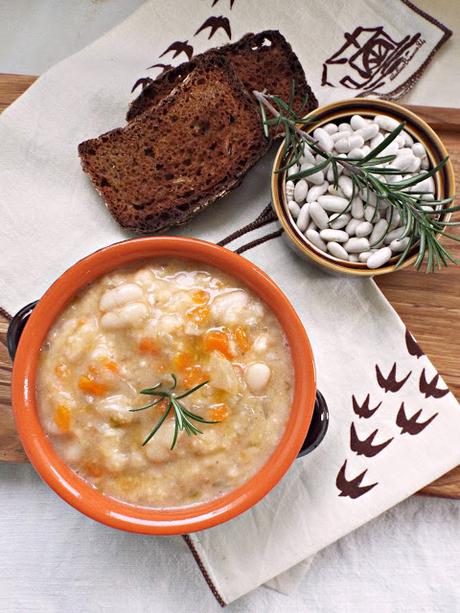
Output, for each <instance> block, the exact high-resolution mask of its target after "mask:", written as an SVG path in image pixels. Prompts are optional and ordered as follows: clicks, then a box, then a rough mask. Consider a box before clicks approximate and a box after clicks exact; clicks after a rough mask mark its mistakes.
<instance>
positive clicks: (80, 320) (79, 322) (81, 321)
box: [78, 318, 86, 326]
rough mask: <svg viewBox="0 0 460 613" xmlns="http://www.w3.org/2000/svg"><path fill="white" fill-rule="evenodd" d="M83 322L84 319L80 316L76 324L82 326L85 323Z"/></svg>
mask: <svg viewBox="0 0 460 613" xmlns="http://www.w3.org/2000/svg"><path fill="white" fill-rule="evenodd" d="M85 323H86V319H83V318H82V319H79V320H78V325H79V326H84V325H85Z"/></svg>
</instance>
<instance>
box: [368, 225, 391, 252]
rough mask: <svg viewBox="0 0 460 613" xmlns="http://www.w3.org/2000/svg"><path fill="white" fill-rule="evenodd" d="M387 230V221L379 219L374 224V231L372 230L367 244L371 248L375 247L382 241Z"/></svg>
mask: <svg viewBox="0 0 460 613" xmlns="http://www.w3.org/2000/svg"><path fill="white" fill-rule="evenodd" d="M387 228H388V221H387V220H386V219H379V220H378V222H377V223H376V224H375V226H374V229H373V230H372V234H371V237H370V239H369V242H370V244H371V246H372V247H375V246H376V245H378V244H379V243H380V242H381V241H382V239H383V236H384V234H385V232H386V231H387Z"/></svg>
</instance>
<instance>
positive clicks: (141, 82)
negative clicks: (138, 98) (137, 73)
mask: <svg viewBox="0 0 460 613" xmlns="http://www.w3.org/2000/svg"><path fill="white" fill-rule="evenodd" d="M150 83H153V79H151V78H150V77H143V78H141V79H138V80H137V81H136V82H135V83H134V85H133V88H132V90H131V93H133V91H134V90H135V89H137V88H138V87H139V85H142V89H145V88H146V87H147V85H150Z"/></svg>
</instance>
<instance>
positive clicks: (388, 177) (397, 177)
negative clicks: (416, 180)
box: [385, 175, 402, 183]
mask: <svg viewBox="0 0 460 613" xmlns="http://www.w3.org/2000/svg"><path fill="white" fill-rule="evenodd" d="M385 176H386V182H387V183H397V182H398V181H401V180H402V175H385Z"/></svg>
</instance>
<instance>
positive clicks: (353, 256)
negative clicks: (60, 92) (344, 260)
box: [348, 253, 359, 262]
mask: <svg viewBox="0 0 460 613" xmlns="http://www.w3.org/2000/svg"><path fill="white" fill-rule="evenodd" d="M348 261H349V262H359V258H358V256H357V254H356V253H350V255H349V256H348Z"/></svg>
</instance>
